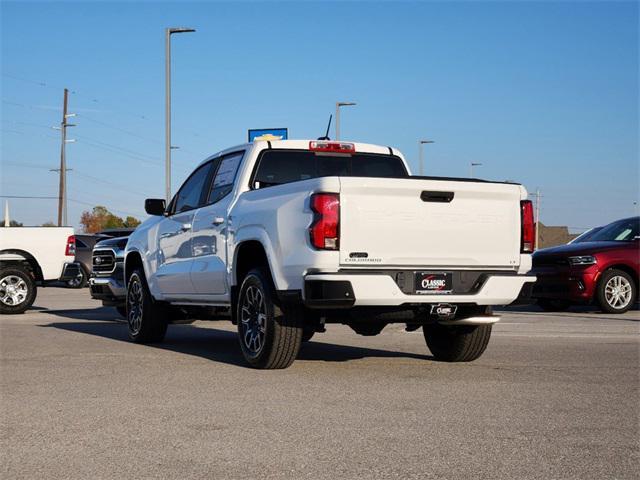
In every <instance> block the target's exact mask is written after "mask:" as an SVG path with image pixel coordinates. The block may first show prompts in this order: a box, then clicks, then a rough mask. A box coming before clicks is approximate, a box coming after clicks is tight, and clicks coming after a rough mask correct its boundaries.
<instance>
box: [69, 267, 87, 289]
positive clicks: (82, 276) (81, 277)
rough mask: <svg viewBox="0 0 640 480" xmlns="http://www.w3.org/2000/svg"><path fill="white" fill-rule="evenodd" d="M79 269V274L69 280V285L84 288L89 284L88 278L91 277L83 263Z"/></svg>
mask: <svg viewBox="0 0 640 480" xmlns="http://www.w3.org/2000/svg"><path fill="white" fill-rule="evenodd" d="M78 270H79V271H78V275H76V276H75V277H73V278H72V279H70V280H67V287H69V288H84V287H86V286H87V279H88V278H89V275H87V272H86V271H85V269H84V267H83V266H82V265H79V268H78Z"/></svg>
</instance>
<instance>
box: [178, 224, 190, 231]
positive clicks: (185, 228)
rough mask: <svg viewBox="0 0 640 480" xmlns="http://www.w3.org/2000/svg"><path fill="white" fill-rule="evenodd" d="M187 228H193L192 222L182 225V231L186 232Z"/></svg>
mask: <svg viewBox="0 0 640 480" xmlns="http://www.w3.org/2000/svg"><path fill="white" fill-rule="evenodd" d="M187 230H191V224H190V223H183V224H182V226H181V227H180V231H182V232H186V231H187Z"/></svg>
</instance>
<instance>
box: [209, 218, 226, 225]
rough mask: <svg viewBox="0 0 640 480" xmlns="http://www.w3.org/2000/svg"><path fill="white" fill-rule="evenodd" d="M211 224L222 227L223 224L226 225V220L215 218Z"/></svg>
mask: <svg viewBox="0 0 640 480" xmlns="http://www.w3.org/2000/svg"><path fill="white" fill-rule="evenodd" d="M211 223H212V224H213V225H222V224H223V223H224V218H222V217H215V218H214V219H213V220H212V221H211Z"/></svg>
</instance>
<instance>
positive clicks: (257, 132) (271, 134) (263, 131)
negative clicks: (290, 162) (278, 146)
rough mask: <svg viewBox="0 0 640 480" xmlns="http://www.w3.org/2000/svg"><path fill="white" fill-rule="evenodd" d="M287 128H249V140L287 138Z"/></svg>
mask: <svg viewBox="0 0 640 480" xmlns="http://www.w3.org/2000/svg"><path fill="white" fill-rule="evenodd" d="M287 138H289V130H288V129H286V128H253V129H250V130H249V142H253V141H254V140H287Z"/></svg>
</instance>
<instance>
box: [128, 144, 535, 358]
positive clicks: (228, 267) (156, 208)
mask: <svg viewBox="0 0 640 480" xmlns="http://www.w3.org/2000/svg"><path fill="white" fill-rule="evenodd" d="M145 208H146V211H147V213H149V214H150V215H152V217H151V218H149V219H148V220H147V221H146V222H144V223H143V224H142V225H141V226H140V227H138V229H137V230H136V231H135V232H134V233H133V234H132V235H131V237H130V239H129V242H128V244H127V247H126V252H125V278H126V280H127V321H128V326H129V336H130V338H131V339H132V340H133V341H136V342H158V341H161V340H162V339H163V338H164V335H165V332H166V329H167V324H168V323H171V322H173V321H180V319H184V317H185V314H186V316H187V317H188V316H189V314H190V313H191V314H192V315H197V312H198V311H202V310H203V309H206V308H209V309H211V307H228V308H229V310H230V314H231V320H232V321H233V322H234V323H235V324H237V328H238V337H239V342H240V347H241V350H242V353H243V355H244V357H245V359H246V360H247V362H248V363H249V364H250V365H252V366H254V367H257V368H285V367H287V366H289V365H290V364H291V363H292V362H293V360H294V359H295V358H296V356H297V354H298V351H299V349H300V345H301V342H303V341H305V340H308V339H309V338H311V336H312V335H313V334H314V333H315V332H322V331H324V325H325V324H326V323H342V324H346V325H348V326H350V327H351V328H352V329H353V330H354V331H355V332H356V333H358V334H361V335H377V334H379V333H380V332H381V331H382V329H383V328H384V327H385V326H386V325H387V324H389V323H393V322H401V323H404V324H406V326H407V329H408V330H416V329H418V328H422V329H423V332H424V337H425V340H426V343H427V345H428V347H429V349H430V350H431V353H432V354H433V356H434V357H435V358H436V359H440V360H446V361H470V360H474V359H476V358H478V357H479V356H480V355H481V354H482V353H483V352H484V350H485V348H486V346H487V344H488V341H489V337H490V335H491V328H492V324H493V323H495V322H497V321H498V320H499V318H498V317H497V316H494V315H493V314H492V311H491V306H494V305H506V304H511V303H512V302H514V301H516V300H517V299H518V298H519V297H525V296H526V294H527V292H528V291H530V287H531V286H532V285H533V282H534V281H535V276H532V275H529V274H528V272H529V270H530V268H531V256H530V254H531V252H532V251H533V247H534V245H533V241H534V235H533V214H532V209H531V203H530V202H529V201H528V200H527V192H526V190H525V189H524V187H522V186H521V185H518V184H513V183H502V182H489V181H482V180H474V179H456V178H437V177H416V176H411V175H410V173H409V168H408V166H407V163H406V161H405V160H404V158H403V156H402V155H401V153H400V152H398V151H397V150H396V149H393V148H390V147H382V146H375V145H369V144H363V143H351V142H342V141H340V142H335V141H315V140H311V141H309V140H277V141H257V142H254V143H250V144H245V145H241V146H238V147H233V148H230V149H227V150H225V151H222V152H220V153H217V154H215V155H213V156H211V157H209V158H207V159H206V160H204V161H203V162H202V163H201V164H200V165H199V166H198V167H197V168H196V169H195V171H194V172H193V173H192V174H191V175H190V176H189V178H188V179H187V180H186V181H185V182H184V184H183V185H182V187H181V188H180V190H179V191H178V192H177V194H176V195H175V196H174V198H173V199H172V201H171V202H170V203H169V205H165V202H164V200H159V199H148V200H147V201H146V203H145ZM212 348H215V347H212Z"/></svg>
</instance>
